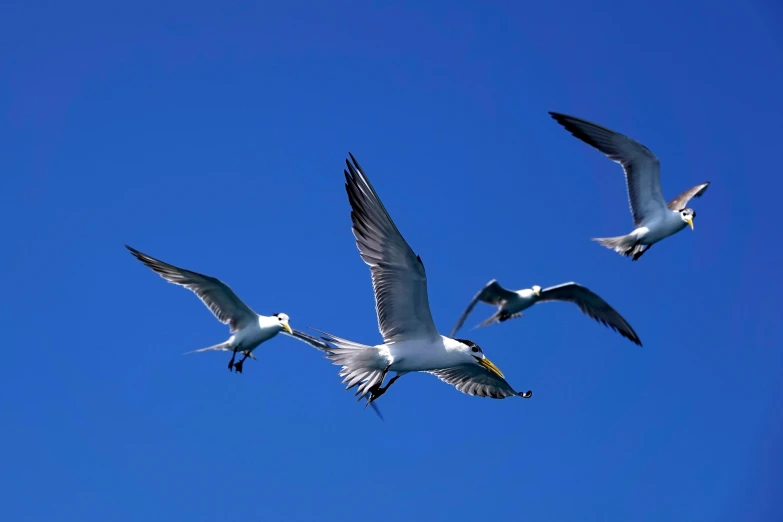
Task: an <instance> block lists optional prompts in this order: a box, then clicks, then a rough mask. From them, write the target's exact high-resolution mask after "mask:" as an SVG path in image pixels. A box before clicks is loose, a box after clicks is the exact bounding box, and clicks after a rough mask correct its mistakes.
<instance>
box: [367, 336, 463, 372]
mask: <svg viewBox="0 0 783 522" xmlns="http://www.w3.org/2000/svg"><path fill="white" fill-rule="evenodd" d="M457 346H460V343H458V342H457V341H455V340H453V339H450V338H448V337H441V338H440V339H438V340H436V341H430V340H418V339H417V340H411V341H400V342H397V343H393V344H389V345H382V346H379V347H378V348H379V350H381V351H382V352H383V351H384V349H385V350H388V354H389V356H390V357H391V359H392V365H391V367H390V368H389V369H390V370H393V371H396V372H422V371H430V370H438V369H441V368H448V367H451V366H456V365H457V364H461V363H464V362H465V356H464V353H462V352H459V351H457V350H455V348H456V347H457Z"/></svg>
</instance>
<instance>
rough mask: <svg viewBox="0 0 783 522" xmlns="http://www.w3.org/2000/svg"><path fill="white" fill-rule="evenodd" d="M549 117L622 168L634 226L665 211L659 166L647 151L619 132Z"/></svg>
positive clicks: (563, 117)
mask: <svg viewBox="0 0 783 522" xmlns="http://www.w3.org/2000/svg"><path fill="white" fill-rule="evenodd" d="M549 114H550V115H551V116H552V118H554V119H555V121H557V122H558V123H559V124H560V125H562V126H563V127H565V128H566V130H568V131H569V132H570V133H571V134H573V135H574V136H576V137H577V138H579V139H580V140H582V141H584V142H585V143H587V144H588V145H592V146H593V147H595V148H596V149H598V150H599V151H601V152H603V153H604V154H606V156H607V157H608V158H609V159H611V160H613V161H615V162H617V163H619V164H620V165H622V167H623V170H624V171H625V183H626V185H627V187H628V200H629V202H630V204H631V214H632V215H633V222H634V225H635V226H639V225H640V224H642V223H643V222H644V221H645V218H647V217H649V216H652V215H655V214H658V213H661V212H662V211H663V210H664V209H665V208H666V200H664V199H663V193H662V192H661V165H660V162H659V161H658V158H657V157H656V156H655V154H653V153H652V152H651V151H650V149H648V148H647V147H645V146H644V145H642V144H641V143H639V142H638V141H636V140H633V139H631V138H629V137H627V136H624V135H623V134H620V133H619V132H615V131H613V130H610V129H607V128H606V127H601V126H600V125H596V124H595V123H592V122H589V121H587V120H583V119H581V118H577V117H574V116H568V115H566V114H560V113H557V112H550V113H549Z"/></svg>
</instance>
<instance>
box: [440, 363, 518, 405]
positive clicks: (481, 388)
mask: <svg viewBox="0 0 783 522" xmlns="http://www.w3.org/2000/svg"><path fill="white" fill-rule="evenodd" d="M427 373H431V374H433V375H434V376H436V377H437V378H438V379H440V380H441V381H443V382H445V383H447V384H451V385H452V386H454V387H455V388H457V390H459V391H461V392H462V393H466V394H468V395H477V396H479V397H491V398H493V399H505V398H507V397H524V398H529V397H530V396H531V395H532V392H530V391H527V392H525V393H520V392H518V391H516V390H514V388H512V387H511V385H510V384H509V383H508V382H506V380H505V379H503V378H501V377H499V376H497V375H495V374H494V373H492V372H490V371H489V370H487V369H486V368H484V367H482V366H478V365H476V364H461V365H458V366H452V367H451V368H444V369H442V370H433V371H430V372H427Z"/></svg>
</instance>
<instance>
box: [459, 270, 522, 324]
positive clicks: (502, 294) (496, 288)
mask: <svg viewBox="0 0 783 522" xmlns="http://www.w3.org/2000/svg"><path fill="white" fill-rule="evenodd" d="M515 297H517V294H516V293H515V292H512V291H511V290H507V289H506V288H503V287H502V286H500V283H498V282H497V280H496V279H493V280H492V281H490V282H489V283H487V284H486V285H484V288H482V289H481V290H479V292H478V293H477V294H476V295H474V296H473V300H471V301H470V304H469V305H468V307H467V308H466V309H465V311H464V312H462V315H461V316H460V318H459V320H458V321H457V324H455V325H454V328H452V329H451V333H450V334H449V337H454V335H455V334H456V333H457V331H458V330H459V329H460V328H462V325H463V324H465V320H466V319H467V318H468V316H469V315H470V312H472V311H473V308H474V307H475V306H476V303H478V302H479V301H481V302H482V303H487V304H491V305H495V306H501V305H503V304H504V303H506V302H507V301H509V300H511V299H513V298H515Z"/></svg>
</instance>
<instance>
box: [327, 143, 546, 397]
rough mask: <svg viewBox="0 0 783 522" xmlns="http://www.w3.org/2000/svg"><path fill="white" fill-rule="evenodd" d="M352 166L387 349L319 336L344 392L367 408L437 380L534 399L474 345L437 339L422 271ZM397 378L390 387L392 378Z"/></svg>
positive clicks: (358, 221)
mask: <svg viewBox="0 0 783 522" xmlns="http://www.w3.org/2000/svg"><path fill="white" fill-rule="evenodd" d="M350 160H351V161H348V160H346V165H347V167H348V168H347V170H345V171H344V174H345V182H346V183H345V190H346V192H347V194H348V201H349V203H350V205H351V221H352V223H353V226H352V229H353V234H354V237H355V238H356V246H357V247H358V249H359V254H360V255H361V257H362V259H363V260H364V262H365V263H366V264H367V265H368V266H369V267H370V273H371V275H372V286H373V291H374V293H375V309H376V313H377V317H378V329H379V330H380V333H381V335H382V337H383V343H382V344H378V345H375V346H369V345H365V344H360V343H357V342H354V341H349V340H347V339H343V338H340V337H337V336H335V335H331V334H329V333H326V332H323V331H320V330H318V331H319V332H320V333H321V334H323V339H324V340H325V341H326V342H328V343H330V344H332V345H334V347H333V348H331V349H330V352H329V353H327V357H328V358H329V359H330V360H331V361H332V363H333V364H336V365H338V366H341V367H342V369H341V371H340V377H343V383H347V386H346V390H349V389H351V388H353V387H357V391H356V395H357V396H358V397H359V398H358V400H361V399H362V398H364V397H367V403H366V405H365V407H366V406H367V405H369V404H372V403H373V401H375V400H376V399H378V397H380V396H381V395H383V394H384V393H385V392H386V391H387V390H388V389H389V387H390V386H391V385H392V384H393V383H394V382H396V381H397V379H399V378H400V377H401V376H403V375H405V374H407V373H410V372H427V373H431V374H433V375H435V376H437V377H438V378H440V379H441V380H442V381H444V382H446V383H448V384H451V385H453V386H455V387H456V388H457V390H459V391H461V392H463V393H466V394H469V395H478V396H480V397H492V398H496V399H503V398H506V397H523V398H529V397H530V396H531V395H532V392H530V391H527V392H524V393H520V392H517V391H515V390H514V389H513V388H512V387H511V386H510V385H509V384H508V382H506V380H505V379H504V376H503V373H502V372H501V371H500V369H498V367H497V366H495V365H494V364H493V363H492V362H491V361H490V360H489V359H488V358H487V357H486V355H484V352H483V350H482V349H481V348H480V347H479V346H478V345H477V344H476V343H474V342H472V341H468V340H464V339H452V338H450V337H444V336H442V335H440V334H439V333H438V330H437V328H436V327H435V323H434V321H433V319H432V314H431V312H430V305H429V298H428V295H427V275H426V272H425V270H424V264H423V263H422V260H421V258H420V257H419V256H417V255H416V254H415V253H414V252H413V250H412V249H411V247H410V246H409V245H408V243H407V242H406V241H405V239H404V238H403V236H402V234H400V232H399V230H397V227H396V226H395V224H394V222H393V221H392V219H391V216H389V214H388V212H387V211H386V208H385V207H384V205H383V203H382V202H381V200H380V198H379V197H378V194H377V193H376V192H375V189H374V188H373V186H372V185H371V184H370V180H369V179H368V178H367V176H366V175H365V174H364V171H363V170H362V168H361V167H360V166H359V163H358V162H357V161H356V158H354V157H353V155H350ZM390 371H393V372H395V376H394V377H393V378H391V379H390V380H389V382H388V383H387V384H386V386H385V387H384V386H382V384H383V381H384V379H385V377H386V374H387V373H388V372H390Z"/></svg>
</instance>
